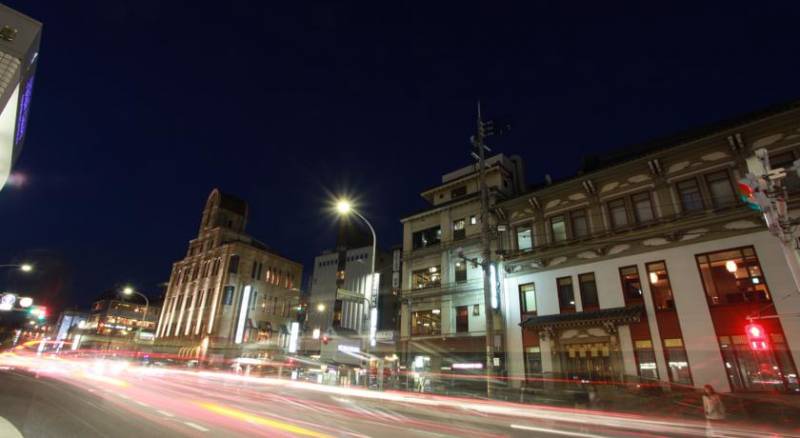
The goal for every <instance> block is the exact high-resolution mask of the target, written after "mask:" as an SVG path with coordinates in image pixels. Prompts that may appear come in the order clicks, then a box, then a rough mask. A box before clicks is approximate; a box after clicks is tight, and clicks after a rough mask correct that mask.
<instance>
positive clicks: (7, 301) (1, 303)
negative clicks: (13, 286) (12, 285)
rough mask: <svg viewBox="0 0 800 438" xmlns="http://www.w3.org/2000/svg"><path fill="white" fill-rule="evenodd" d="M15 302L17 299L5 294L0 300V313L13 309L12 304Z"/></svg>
mask: <svg viewBox="0 0 800 438" xmlns="http://www.w3.org/2000/svg"><path fill="white" fill-rule="evenodd" d="M16 301H17V297H16V296H15V295H14V294H5V295H3V297H2V298H0V310H2V311H9V310H11V309H12V308H14V303H15V302H16Z"/></svg>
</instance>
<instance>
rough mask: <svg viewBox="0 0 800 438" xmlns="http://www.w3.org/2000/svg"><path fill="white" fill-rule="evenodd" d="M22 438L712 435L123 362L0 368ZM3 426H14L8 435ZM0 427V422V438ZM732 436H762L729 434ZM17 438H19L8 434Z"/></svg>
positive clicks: (693, 427) (654, 422)
mask: <svg viewBox="0 0 800 438" xmlns="http://www.w3.org/2000/svg"><path fill="white" fill-rule="evenodd" d="M0 366H1V367H2V369H0V382H2V384H0V417H3V418H5V419H6V420H7V421H8V422H9V423H10V424H11V425H13V428H16V429H17V430H18V431H19V432H20V433H21V435H22V436H25V437H50V436H52V437H72V436H74V437H81V438H86V437H109V436H114V437H137V438H141V437H150V436H153V437H166V436H191V437H218V436H224V437H245V436H248V437H249V436H269V437H289V436H305V437H395V436H396V437H404V438H406V437H448V436H453V437H466V436H470V437H473V436H474V437H506V436H543V437H548V436H550V437H594V436H614V437H626V436H630V437H643V436H691V435H694V436H705V434H706V430H705V424H704V423H701V422H681V423H680V424H676V422H675V421H674V420H672V421H669V420H662V419H657V418H649V417H642V416H633V415H624V414H614V413H605V412H593V411H582V410H575V409H564V408H553V407H546V406H535V405H534V406H531V405H520V404H514V403H504V402H493V401H492V402H487V401H476V400H466V399H460V398H452V397H441V396H432V395H424V394H409V393H403V392H377V391H367V390H363V389H360V388H346V387H335V386H326V385H317V384H312V383H304V382H294V381H291V380H279V379H272V378H260V377H245V376H237V375H234V374H230V373H219V372H204V371H191V370H183V369H159V368H153V367H150V368H147V367H135V366H127V365H124V364H120V363H117V362H100V361H95V362H90V361H74V360H73V361H63V360H57V359H25V360H20V359H19V358H14V359H13V360H1V359H0ZM6 427H8V426H6ZM2 431H3V422H2V421H0V436H4V437H5V436H6V434H4V433H2ZM724 433H725V436H741V437H745V436H748V437H749V436H757V435H763V434H764V433H765V431H763V430H753V429H746V428H741V427H736V428H733V427H730V428H729V430H727V431H725V432H724ZM8 436H13V435H8Z"/></svg>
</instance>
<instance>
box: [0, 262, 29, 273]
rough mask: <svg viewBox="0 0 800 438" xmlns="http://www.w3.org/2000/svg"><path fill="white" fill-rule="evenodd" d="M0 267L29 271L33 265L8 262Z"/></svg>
mask: <svg viewBox="0 0 800 438" xmlns="http://www.w3.org/2000/svg"><path fill="white" fill-rule="evenodd" d="M0 268H17V269H19V270H20V271H22V272H31V271H33V265H32V264H30V263H22V264H17V263H9V264H5V265H0Z"/></svg>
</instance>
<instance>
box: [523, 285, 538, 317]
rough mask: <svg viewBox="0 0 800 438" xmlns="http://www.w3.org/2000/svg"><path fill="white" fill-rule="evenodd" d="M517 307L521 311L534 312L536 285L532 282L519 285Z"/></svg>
mask: <svg viewBox="0 0 800 438" xmlns="http://www.w3.org/2000/svg"><path fill="white" fill-rule="evenodd" d="M519 308H520V311H521V312H522V313H532V314H536V285H535V284H534V283H526V284H521V285H519Z"/></svg>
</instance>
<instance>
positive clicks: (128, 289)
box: [122, 286, 134, 295]
mask: <svg viewBox="0 0 800 438" xmlns="http://www.w3.org/2000/svg"><path fill="white" fill-rule="evenodd" d="M133 292H134V291H133V288H132V287H130V286H125V287H124V288H122V293H124V294H125V295H131V294H132V293H133Z"/></svg>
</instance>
